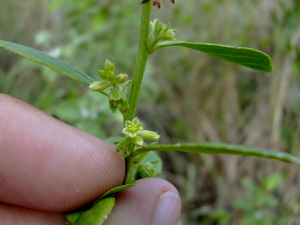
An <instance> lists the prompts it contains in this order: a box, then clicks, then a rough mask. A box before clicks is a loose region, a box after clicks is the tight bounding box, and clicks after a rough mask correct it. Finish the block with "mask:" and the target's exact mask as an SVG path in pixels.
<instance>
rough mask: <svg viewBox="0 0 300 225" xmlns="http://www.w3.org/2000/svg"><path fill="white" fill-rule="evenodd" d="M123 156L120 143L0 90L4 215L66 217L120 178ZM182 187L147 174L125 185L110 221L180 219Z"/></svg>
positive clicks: (35, 219) (134, 223)
mask: <svg viewBox="0 0 300 225" xmlns="http://www.w3.org/2000/svg"><path fill="white" fill-rule="evenodd" d="M124 174H125V163H124V160H123V159H122V156H121V155H120V154H117V153H115V147H114V146H113V145H111V144H109V143H106V142H104V141H102V140H100V139H98V138H97V137H94V136H92V135H90V134H88V133H85V132H83V131H80V130H78V129H76V128H74V127H71V126H69V125H67V124H64V123H62V122H61V121H58V120H56V119H54V118H52V117H51V116H49V115H47V114H45V113H44V112H42V111H40V110H39V109H36V108H34V107H33V106H31V105H29V104H27V103H24V102H22V101H20V100H17V99H15V98H12V97H10V96H8V95H4V94H0V221H1V224H4V225H6V224H7V225H10V224H13V225H27V224H28V225H35V224H36V225H54V224H55V225H60V224H62V225H63V224H66V220H65V218H64V217H63V216H62V212H65V211H69V210H73V209H76V208H78V207H80V206H83V205H85V204H87V203H89V202H91V201H94V200H95V199H97V198H99V197H100V196H101V195H102V194H103V193H105V192H106V191H107V190H109V189H111V188H113V187H115V186H118V185H121V184H122V182H123V179H124ZM180 209H181V202H180V198H179V195H178V192H177V190H176V189H175V188H174V186H173V185H172V184H170V183H169V182H167V181H164V180H162V179H157V178H149V179H142V180H139V181H138V185H137V186H135V187H133V188H131V189H127V190H124V191H122V192H120V193H119V194H118V196H117V199H116V206H115V208H114V210H113V212H112V214H111V215H110V216H109V218H108V220H107V221H106V222H105V225H121V224H122V225H127V224H128V225H141V224H143V225H176V224H177V221H178V219H179V216H180Z"/></svg>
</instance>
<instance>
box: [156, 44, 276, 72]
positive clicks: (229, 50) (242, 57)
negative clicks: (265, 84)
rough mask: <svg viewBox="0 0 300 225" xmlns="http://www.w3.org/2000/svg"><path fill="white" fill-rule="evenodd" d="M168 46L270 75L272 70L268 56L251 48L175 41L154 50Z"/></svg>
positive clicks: (160, 45) (159, 45) (158, 46)
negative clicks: (185, 49)
mask: <svg viewBox="0 0 300 225" xmlns="http://www.w3.org/2000/svg"><path fill="white" fill-rule="evenodd" d="M168 46H182V47H186V48H190V49H194V50H198V51H201V52H204V53H206V54H208V55H211V56H214V57H217V58H219V59H222V60H225V61H227V62H231V63H235V64H238V65H241V66H245V67H249V68H251V69H255V70H259V71H263V72H268V73H271V72H272V71H273V70H274V68H273V63H272V60H271V58H270V56H269V55H267V54H265V53H263V52H261V51H258V50H256V49H252V48H245V47H232V46H227V45H218V44H207V43H193V42H183V41H178V40H175V41H164V42H161V43H158V44H157V46H156V49H159V48H163V47H168Z"/></svg>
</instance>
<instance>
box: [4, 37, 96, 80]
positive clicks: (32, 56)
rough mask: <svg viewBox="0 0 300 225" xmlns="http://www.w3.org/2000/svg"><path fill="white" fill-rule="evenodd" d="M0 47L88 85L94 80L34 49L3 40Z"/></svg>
mask: <svg viewBox="0 0 300 225" xmlns="http://www.w3.org/2000/svg"><path fill="white" fill-rule="evenodd" d="M0 47H3V48H5V49H7V50H9V51H11V52H14V53H16V54H18V55H20V56H23V57H24V58H27V59H29V60H31V61H34V62H37V63H40V64H42V65H45V66H47V67H49V68H50V69H51V70H53V71H54V72H57V73H59V74H62V75H65V76H67V77H69V78H71V79H73V80H76V81H78V82H80V83H83V84H86V85H89V84H90V83H92V82H94V81H95V80H94V79H93V78H91V77H90V76H88V75H86V74H84V73H83V72H81V71H79V70H77V69H75V68H74V67H72V66H71V65H70V64H68V63H66V62H63V61H61V60H59V59H56V58H54V57H52V56H50V55H47V54H46V53H44V52H41V51H38V50H36V49H33V48H30V47H26V46H24V45H20V44H16V43H13V42H8V41H3V40H0Z"/></svg>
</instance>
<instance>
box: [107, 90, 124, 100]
mask: <svg viewBox="0 0 300 225" xmlns="http://www.w3.org/2000/svg"><path fill="white" fill-rule="evenodd" d="M121 98H122V96H121V93H120V91H119V90H118V89H116V88H114V89H113V90H112V91H111V92H110V94H109V100H110V101H114V102H117V101H119V100H121Z"/></svg>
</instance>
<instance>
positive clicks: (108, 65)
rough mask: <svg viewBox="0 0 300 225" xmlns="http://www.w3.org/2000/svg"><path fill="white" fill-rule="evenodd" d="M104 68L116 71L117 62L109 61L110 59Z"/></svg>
mask: <svg viewBox="0 0 300 225" xmlns="http://www.w3.org/2000/svg"><path fill="white" fill-rule="evenodd" d="M104 68H105V70H106V71H112V72H115V64H114V63H112V62H111V61H109V60H108V59H107V60H106V61H105V63H104Z"/></svg>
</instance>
